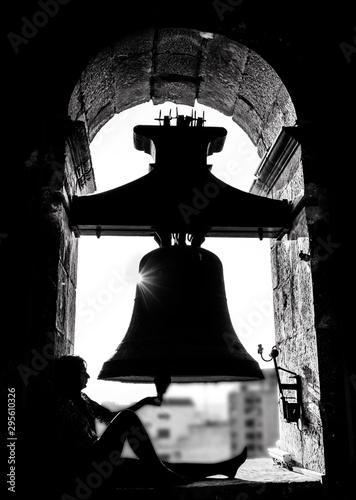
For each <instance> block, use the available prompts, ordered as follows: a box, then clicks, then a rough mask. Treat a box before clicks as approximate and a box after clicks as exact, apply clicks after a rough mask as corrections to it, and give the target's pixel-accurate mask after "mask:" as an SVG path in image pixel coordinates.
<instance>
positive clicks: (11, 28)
mask: <svg viewBox="0 0 356 500" xmlns="http://www.w3.org/2000/svg"><path fill="white" fill-rule="evenodd" d="M224 6H225V7H224ZM46 9H47V11H48V12H49V13H48V14H46V12H45V10H46ZM51 9H52V10H51ZM6 10H7V13H6V16H5V19H4V23H3V43H4V63H5V73H4V81H3V83H4V91H3V95H4V99H3V118H5V119H4V120H3V123H4V128H3V134H4V135H3V145H4V147H3V154H4V157H3V168H2V196H1V199H0V214H1V218H0V222H1V227H0V233H1V245H0V265H1V302H0V306H1V320H2V331H3V332H4V336H5V337H6V339H7V341H8V349H4V350H3V352H2V366H3V367H5V373H4V371H3V372H2V378H6V384H7V385H9V386H16V388H17V391H18V394H19V396H20V397H19V401H21V403H19V404H21V405H24V407H26V398H27V395H28V392H29V388H30V387H31V383H32V381H34V380H37V379H38V375H39V374H40V373H42V371H41V370H43V369H44V368H43V367H46V366H47V365H46V361H48V360H49V359H50V357H51V356H52V354H51V352H50V347H47V346H48V345H51V343H52V344H53V337H51V334H53V332H57V333H58V332H62V333H61V335H60V336H59V337H58V336H57V337H56V338H57V339H58V338H60V339H61V342H57V343H56V345H52V347H53V348H55V349H57V354H58V353H60V352H64V351H66V350H68V349H70V343H71V340H70V339H68V337H66V335H67V333H66V332H68V329H69V330H70V329H71V328H73V325H72V326H70V325H64V324H58V316H57V310H58V307H57V306H58V301H60V303H61V304H62V308H63V307H64V306H63V304H67V306H68V307H70V304H71V303H72V302H73V301H72V300H71V297H73V293H74V289H75V274H76V273H75V269H70V266H71V264H70V263H71V262H73V261H74V260H75V259H74V260H73V256H74V255H75V240H74V238H72V236H71V235H69V234H68V238H69V239H72V243H71V245H70V246H68V245H67V246H66V245H64V246H63V244H62V246H61V243H60V239H61V238H62V236H63V233H64V232H65V231H67V229H66V228H65V227H64V226H63V227H62V226H61V224H62V221H63V220H66V213H65V211H66V209H65V203H63V200H62V199H57V198H56V197H54V198H53V193H54V192H55V191H56V186H57V182H59V183H60V182H61V180H60V179H61V175H63V169H64V164H65V157H66V149H65V148H66V146H65V140H66V139H67V138H68V136H69V135H70V133H71V132H70V131H68V124H67V107H68V102H69V99H70V96H71V94H72V92H73V89H74V88H75V85H76V84H77V82H78V80H79V78H80V75H81V73H82V71H83V69H84V68H85V67H86V65H87V64H88V62H89V61H90V60H91V58H92V57H94V56H95V54H97V53H98V52H99V51H100V50H102V49H104V48H105V47H107V46H108V45H110V44H111V43H114V42H115V41H116V40H117V39H119V38H121V37H122V36H125V35H129V34H131V33H134V32H137V31H139V30H145V29H152V28H167V27H170V28H171V27H173V28H174V27H176V28H191V29H193V30H200V31H203V32H212V33H217V34H219V35H222V36H225V37H227V38H229V39H231V40H234V41H237V42H238V43H241V44H243V45H245V46H246V47H249V48H250V49H251V50H254V51H255V52H256V53H257V54H259V56H261V57H262V58H263V59H265V60H266V61H267V62H268V63H269V64H270V65H271V66H272V67H273V68H274V70H275V71H276V72H277V74H278V75H279V77H280V78H281V80H282V81H283V83H284V84H285V86H286V88H287V90H288V92H289V94H290V96H291V98H292V101H293V104H294V106H295V108H296V114H297V118H298V120H300V121H301V122H304V121H307V122H312V124H313V127H312V129H311V130H312V131H313V133H312V134H311V137H309V142H308V144H305V147H304V151H305V153H304V156H303V168H304V172H303V173H304V176H305V182H306V183H307V184H308V186H310V187H312V185H313V183H314V182H315V183H317V184H318V186H319V187H321V188H322V189H321V190H320V193H323V196H322V202H323V203H325V204H326V207H327V209H326V211H325V213H327V216H326V218H325V217H323V218H322V221H321V222H318V221H315V224H314V225H313V224H311V225H310V236H311V242H312V248H314V256H315V255H317V253H318V251H319V250H318V245H320V242H318V240H317V237H318V236H320V235H323V239H324V241H326V242H327V243H328V245H329V246H328V247H327V248H326V249H325V248H324V249H323V250H325V252H328V251H329V254H330V259H328V260H327V261H325V262H324V261H322V262H321V263H319V270H320V272H318V273H317V274H315V278H314V285H315V287H314V289H315V291H317V292H318V294H317V295H316V305H317V311H316V313H317V318H319V319H320V321H318V323H317V324H318V325H319V328H320V329H321V330H320V332H319V339H324V341H322V342H321V343H320V345H319V361H321V360H324V361H325V363H324V365H323V366H322V370H321V371H320V376H321V377H323V384H324V385H323V387H324V390H325V394H326V395H327V394H328V391H329V392H332V393H333V395H334V396H333V397H326V398H325V401H326V405H325V406H324V407H323V408H322V409H323V412H324V417H323V418H324V422H325V423H326V424H328V423H330V425H329V427H328V426H327V427H326V429H327V432H328V434H327V436H326V437H327V438H328V439H329V440H330V442H329V449H331V448H332V447H333V442H334V440H335V439H334V437H332V436H333V434H335V433H336V434H337V439H336V440H335V443H336V444H335V450H336V451H335V454H334V456H333V455H332V453H330V455H327V456H326V463H327V465H328V463H329V464H330V482H331V483H332V484H334V486H335V487H342V486H343V485H345V484H346V483H347V475H348V473H349V470H350V466H351V464H352V460H353V456H354V455H353V454H354V450H355V447H354V444H353V445H351V446H350V443H354V441H353V440H354V434H353V433H352V429H353V427H352V425H353V424H352V417H354V416H355V393H356V391H355V387H354V385H355V384H354V383H353V384H352V381H353V382H354V378H352V377H353V373H354V370H352V368H351V367H352V366H353V364H352V359H351V358H352V349H351V348H350V345H351V344H352V342H353V339H352V336H351V335H350V332H352V331H353V325H352V323H351V318H352V310H353V308H352V305H351V300H350V295H349V291H348V290H347V288H346V287H345V284H346V283H347V282H349V280H350V272H352V270H353V266H352V262H353V259H352V245H351V240H350V238H351V234H352V227H353V224H352V222H353V220H352V218H353V212H352V209H351V207H350V200H351V199H352V196H351V189H352V187H351V183H350V182H349V176H350V174H351V172H352V165H353V163H354V159H353V155H354V153H353V143H354V133H355V120H354V116H355V99H354V88H355V62H356V61H355V59H356V55H355V53H354V52H353V49H352V47H355V31H354V24H355V22H354V19H355V15H354V12H352V10H351V5H350V3H349V2H342V1H341V2H338V3H337V4H333V5H332V7H329V8H327V7H326V6H325V3H324V2H312V3H311V2H307V1H301V2H290V3H288V6H286V3H285V2H279V1H273V2H258V1H253V0H244V1H232V0H230V1H228V0H226V1H225V2H214V1H211V2H210V1H208V2H207V1H189V2H188V1H185V0H184V1H181V2H179V3H176V4H171V3H169V2H163V1H151V2H143V1H142V2H141V1H136V2H120V3H117V2H109V1H106V0H104V1H102V2H100V4H96V3H89V2H85V1H84V0H82V1H80V0H79V1H76V0H69V1H63V0H62V1H61V2H59V1H57V2H54V1H53V2H49V1H48V2H46V1H44V2H42V3H41V2H35V1H27V2H24V1H22V2H21V1H19V2H16V3H11V4H9V5H7V6H6ZM43 12H45V15H43ZM41 13H42V14H41ZM41 16H42V17H41ZM46 16H47V18H46ZM348 47H349V48H348ZM305 141H307V139H305ZM315 158H317V161H315ZM74 184H75V182H74ZM49 186H50V187H51V188H52V189H48V187H49ZM73 189H74V188H73V186H72V187H68V189H67V194H68V195H69V196H70V195H71V194H73ZM310 222H313V220H312V214H310ZM313 231H314V233H313ZM332 244H334V246H333V245H332ZM336 244H338V246H337V247H336V246H335V245H336ZM313 245H314V246H313ZM60 249H62V251H61V250H60ZM320 255H321V253H320ZM322 255H325V254H324V253H323V254H322ZM63 263H64V265H63ZM320 268H321V269H320ZM60 269H62V271H61V272H62V274H61V272H60ZM62 283H66V284H67V285H68V286H63V288H64V290H65V292H64V290H62V288H61V287H62ZM60 289H61V290H62V292H61V293H59V290H60ZM60 297H62V299H61V298H60ZM330 307H331V308H332V314H329V317H330V318H332V324H331V323H330V324H329V325H327V324H326V322H327V316H328V315H327V314H325V311H326V309H328V308H329V309H330ZM326 326H327V328H326ZM332 331H333V332H334V333H332ZM336 347H337V349H336ZM19 365H23V366H25V367H27V368H29V369H31V370H33V372H29V371H27V372H26V371H25V372H22V373H25V374H27V375H28V376H29V378H28V381H30V382H31V383H29V384H25V383H24V376H25V378H26V375H24V376H21V373H20V372H19V370H18V367H19ZM330 366H331V367H333V369H332V373H333V376H332V377H331V378H330V376H328V374H329V372H330V370H329V367H330ZM335 405H338V411H335ZM19 413H20V412H19ZM19 425H20V427H19V429H20V431H21V428H22V427H21V425H22V424H21V418H20V419H19ZM23 428H24V427H23ZM338 456H342V457H346V458H344V460H345V461H346V464H347V465H346V466H345V468H344V471H341V470H340V469H341V468H339V467H336V462H337V458H335V457H338ZM339 463H340V462H339Z"/></svg>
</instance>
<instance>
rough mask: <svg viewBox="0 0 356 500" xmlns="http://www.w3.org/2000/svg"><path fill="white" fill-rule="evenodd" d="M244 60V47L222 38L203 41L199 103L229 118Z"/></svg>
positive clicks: (233, 105)
mask: <svg viewBox="0 0 356 500" xmlns="http://www.w3.org/2000/svg"><path fill="white" fill-rule="evenodd" d="M246 57H247V49H246V47H242V46H240V45H239V44H238V43H237V42H231V40H228V39H227V38H225V37H223V36H215V37H214V38H213V39H211V40H207V41H206V43H205V44H204V45H203V47H202V55H201V66H200V70H199V78H200V88H199V102H201V103H202V104H205V105H207V106H210V107H211V108H214V109H219V111H221V112H222V113H224V114H225V115H227V116H232V114H233V112H234V107H235V102H236V98H237V93H238V91H239V86H240V83H241V81H242V74H243V70H244V65H245V60H246Z"/></svg>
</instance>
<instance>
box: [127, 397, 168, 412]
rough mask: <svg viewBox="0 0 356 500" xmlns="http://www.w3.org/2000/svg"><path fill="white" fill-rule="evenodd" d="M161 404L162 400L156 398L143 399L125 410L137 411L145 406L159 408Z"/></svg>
mask: <svg viewBox="0 0 356 500" xmlns="http://www.w3.org/2000/svg"><path fill="white" fill-rule="evenodd" d="M161 404H162V399H161V398H159V397H158V396H155V397H147V398H143V399H141V401H138V402H137V403H135V404H133V405H131V406H129V407H128V408H127V410H131V411H137V410H139V409H140V408H142V407H143V406H146V405H151V406H161Z"/></svg>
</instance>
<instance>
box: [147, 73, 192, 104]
mask: <svg viewBox="0 0 356 500" xmlns="http://www.w3.org/2000/svg"><path fill="white" fill-rule="evenodd" d="M195 98H196V85H195V82H192V81H175V82H172V81H170V80H167V81H166V80H165V79H163V78H160V79H158V80H155V81H154V84H153V95H152V100H153V104H155V105H157V104H163V103H164V102H166V101H172V102H175V103H176V104H183V105H185V106H194V102H195Z"/></svg>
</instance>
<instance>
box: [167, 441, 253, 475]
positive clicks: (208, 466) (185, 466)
mask: <svg viewBox="0 0 356 500" xmlns="http://www.w3.org/2000/svg"><path fill="white" fill-rule="evenodd" d="M246 458H247V448H246V447H245V448H244V449H243V451H242V453H240V455H237V456H236V457H233V458H230V459H229V460H224V461H223V462H216V463H170V462H165V461H163V463H164V464H165V465H167V467H169V468H170V469H171V470H173V471H174V472H176V473H177V474H180V475H182V476H185V477H189V478H190V479H193V480H196V481H198V480H202V479H204V478H206V477H209V476H216V475H223V476H228V477H229V478H231V479H232V478H234V477H235V476H236V472H237V470H238V468H239V467H240V466H241V465H242V464H243V463H244V462H245V460H246Z"/></svg>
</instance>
